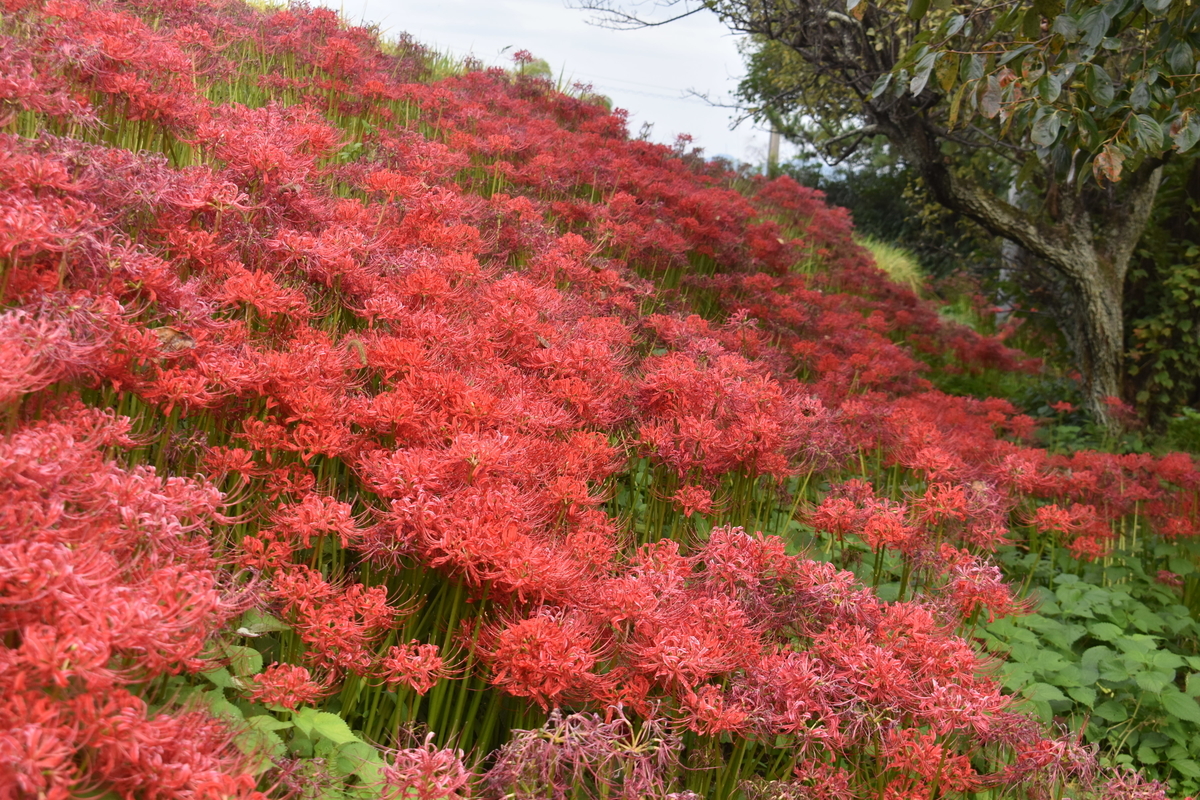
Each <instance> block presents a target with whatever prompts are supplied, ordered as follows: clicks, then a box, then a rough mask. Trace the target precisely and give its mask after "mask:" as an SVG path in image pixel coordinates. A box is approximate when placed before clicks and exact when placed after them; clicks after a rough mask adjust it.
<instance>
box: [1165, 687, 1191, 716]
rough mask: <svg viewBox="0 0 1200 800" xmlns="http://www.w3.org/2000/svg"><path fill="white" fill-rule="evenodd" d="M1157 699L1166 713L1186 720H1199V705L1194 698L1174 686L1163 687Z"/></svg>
mask: <svg viewBox="0 0 1200 800" xmlns="http://www.w3.org/2000/svg"><path fill="white" fill-rule="evenodd" d="M1159 700H1160V701H1161V702H1162V706H1163V708H1164V709H1165V710H1166V711H1167V713H1168V714H1173V715H1174V716H1176V717H1179V718H1180V719H1182V720H1187V721H1188V722H1200V705H1198V704H1197V703H1196V701H1195V699H1194V698H1191V697H1188V696H1187V695H1186V694H1184V693H1183V692H1181V691H1179V690H1178V689H1176V688H1175V687H1174V686H1168V687H1167V688H1166V689H1164V690H1163V691H1162V693H1161V694H1160V695H1159Z"/></svg>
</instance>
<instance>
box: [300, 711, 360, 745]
mask: <svg viewBox="0 0 1200 800" xmlns="http://www.w3.org/2000/svg"><path fill="white" fill-rule="evenodd" d="M312 731H313V733H316V734H318V735H320V736H323V737H324V738H326V739H328V740H330V741H331V742H337V743H338V744H346V743H347V742H359V741H362V740H361V739H359V738H358V737H357V736H355V735H354V733H353V732H351V730H350V726H349V725H347V724H346V721H345V720H343V719H342V718H341V717H339V716H338V715H337V714H330V713H329V712H328V711H318V712H317V713H316V714H315V715H314V716H313V721H312Z"/></svg>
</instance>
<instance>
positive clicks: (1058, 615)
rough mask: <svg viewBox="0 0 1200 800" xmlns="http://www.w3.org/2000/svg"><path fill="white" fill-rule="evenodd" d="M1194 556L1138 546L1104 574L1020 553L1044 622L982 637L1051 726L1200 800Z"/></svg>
mask: <svg viewBox="0 0 1200 800" xmlns="http://www.w3.org/2000/svg"><path fill="white" fill-rule="evenodd" d="M1196 550H1197V548H1196V546H1195V545H1194V544H1193V543H1188V544H1178V545H1177V544H1169V543H1165V542H1136V543H1134V542H1131V543H1130V546H1129V547H1128V548H1126V549H1125V550H1124V551H1123V552H1118V553H1117V554H1115V555H1114V556H1112V557H1111V558H1108V559H1104V560H1101V561H1097V562H1094V563H1084V562H1080V561H1076V560H1075V559H1073V558H1071V557H1070V556H1069V555H1068V554H1066V553H1063V552H1059V553H1058V555H1057V557H1054V558H1046V559H1036V563H1033V562H1034V561H1035V558H1034V556H1032V555H1029V554H1024V553H1022V552H1021V551H1019V550H1017V549H1015V548H1014V549H1010V550H1008V551H1007V552H1006V553H1005V554H1004V555H1003V556H1002V560H1003V562H1004V566H1005V568H1006V571H1007V572H1008V573H1009V575H1010V576H1011V577H1013V578H1014V579H1016V580H1018V581H1019V580H1022V579H1025V580H1028V581H1030V582H1036V583H1038V584H1040V585H1037V586H1035V587H1034V588H1033V590H1032V592H1031V597H1032V599H1033V600H1034V601H1035V604H1036V609H1035V613H1032V614H1029V615H1028V616H1024V617H1018V618H1009V619H998V620H995V621H993V622H992V623H990V624H989V625H987V626H985V627H984V629H983V631H982V632H981V634H980V638H981V639H982V641H983V642H984V643H985V644H986V646H987V648H988V649H989V650H991V651H992V652H994V653H997V654H1007V661H1006V663H1005V664H1004V665H1003V667H1001V675H1002V679H1003V682H1004V685H1005V686H1006V687H1007V688H1008V689H1009V690H1011V691H1012V692H1013V693H1014V694H1020V695H1023V696H1024V697H1025V698H1027V699H1028V700H1029V702H1030V704H1031V705H1032V706H1033V707H1034V708H1035V709H1037V712H1038V713H1039V714H1040V715H1041V716H1042V717H1043V719H1045V720H1047V721H1051V720H1058V721H1060V722H1063V723H1066V724H1067V725H1069V726H1070V727H1071V729H1072V730H1076V731H1080V730H1081V731H1082V732H1083V737H1084V741H1085V742H1087V743H1089V744H1095V745H1098V746H1099V747H1100V750H1101V753H1102V754H1103V755H1104V756H1105V757H1106V758H1108V759H1110V760H1111V761H1112V762H1113V763H1115V764H1123V765H1128V766H1132V767H1136V768H1137V769H1139V770H1142V771H1144V772H1145V774H1147V775H1150V776H1154V777H1156V778H1158V779H1161V780H1166V781H1170V783H1171V786H1172V789H1173V790H1174V793H1175V794H1178V795H1180V796H1182V795H1185V794H1194V793H1195V792H1196V791H1197V790H1200V704H1197V702H1196V697H1197V696H1198V695H1200V649H1198V648H1200V623H1198V622H1197V620H1196V617H1195V616H1194V613H1193V610H1191V609H1189V608H1188V606H1187V605H1185V604H1184V600H1185V596H1190V595H1191V594H1194V588H1195V587H1193V586H1191V583H1194V582H1195V576H1194V567H1193V564H1194V559H1195V556H1196V554H1197V553H1196ZM1160 569H1161V570H1168V573H1163V574H1161V575H1160V573H1159V570H1160ZM1030 573H1032V575H1031V574H1030ZM1189 576H1190V577H1189ZM1185 589H1188V590H1192V591H1185ZM1193 605H1194V602H1193Z"/></svg>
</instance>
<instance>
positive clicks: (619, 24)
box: [567, 0, 707, 31]
mask: <svg viewBox="0 0 1200 800" xmlns="http://www.w3.org/2000/svg"><path fill="white" fill-rule="evenodd" d="M680 4H682V5H683V7H684V8H685V9H687V10H685V11H684V12H683V13H681V14H675V15H674V16H672V17H669V18H667V19H658V20H656V19H645V18H643V17H641V16H638V15H637V14H634V13H630V12H628V11H625V10H624V9H623V8H621V7H619V6H617V5H614V4H613V2H612V0H580V2H578V3H572V2H568V4H567V5H568V7H569V8H577V9H579V10H580V11H591V12H593V14H595V16H594V17H593V18H592V19H590V20H588V24H589V25H596V26H599V27H602V28H611V29H613V30H624V31H632V30H640V29H642V28H657V27H660V26H662V25H669V24H670V23H672V22H678V21H679V20H681V19H686V18H687V17H690V16H692V15H693V14H698V13H700V12H701V11H706V10H707V8H706V6H704V5H698V6H695V7H694V8H689V7H688V5H689V3H688V0H667V2H663V3H655V4H654V5H655V7H671V6H677V5H680Z"/></svg>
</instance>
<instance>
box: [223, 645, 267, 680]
mask: <svg viewBox="0 0 1200 800" xmlns="http://www.w3.org/2000/svg"><path fill="white" fill-rule="evenodd" d="M223 649H224V650H225V657H226V658H228V659H229V669H230V670H231V671H232V672H233V674H234V675H237V676H238V677H239V678H247V677H250V676H251V675H257V674H258V673H260V672H262V668H263V657H262V653H260V652H258V651H257V650H255V649H254V648H253V647H246V646H245V645H237V644H227V645H225V647H224V648H223Z"/></svg>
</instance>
